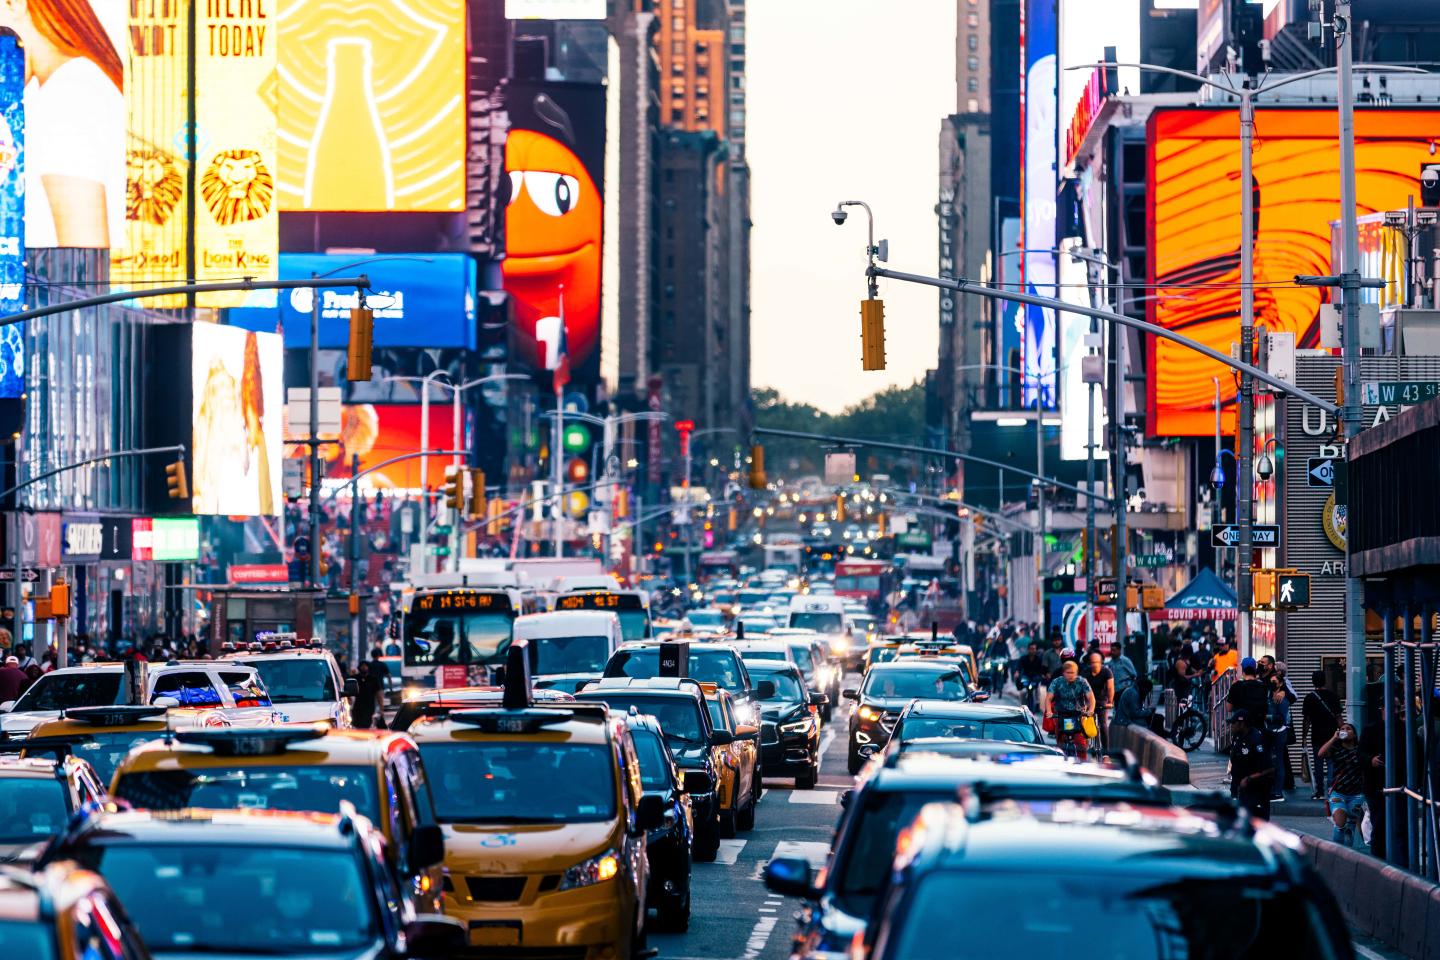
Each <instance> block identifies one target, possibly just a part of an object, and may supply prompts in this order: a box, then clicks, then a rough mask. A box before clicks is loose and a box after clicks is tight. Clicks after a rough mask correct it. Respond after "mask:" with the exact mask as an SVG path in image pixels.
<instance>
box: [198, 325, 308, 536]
mask: <svg viewBox="0 0 1440 960" xmlns="http://www.w3.org/2000/svg"><path fill="white" fill-rule="evenodd" d="M191 329H192V331H193V333H192V338H193V339H192V347H191V360H190V363H191V384H192V387H191V424H192V439H191V446H190V449H191V453H192V460H191V463H190V492H191V495H192V497H193V503H192V510H193V512H194V513H197V514H223V515H225V516H244V517H254V516H262V517H271V516H276V515H277V514H279V512H280V508H281V506H282V505H283V503H284V501H283V500H282V499H281V495H280V458H281V456H282V448H281V442H282V438H283V436H284V429H285V426H284V420H285V395H284V389H283V382H282V381H283V375H284V349H283V348H282V347H281V344H280V338H279V337H278V336H276V335H275V334H273V333H254V332H252V331H248V330H242V329H239V328H237V327H225V326H220V325H219V324H214V323H196V324H194V325H193V326H192V328H191Z"/></svg>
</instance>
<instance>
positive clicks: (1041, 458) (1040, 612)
mask: <svg viewBox="0 0 1440 960" xmlns="http://www.w3.org/2000/svg"><path fill="white" fill-rule="evenodd" d="M1043 389H1044V383H1043V381H1037V382H1036V384H1035V472H1036V473H1038V474H1041V475H1043V474H1044V473H1045V416H1044V413H1043V411H1042V406H1041V403H1040V394H1041V391H1042V390H1043ZM1035 526H1036V527H1037V528H1038V529H1039V533H1038V534H1037V535H1036V537H1035V622H1036V623H1042V624H1043V623H1044V622H1045V483H1044V481H1036V483H1035Z"/></svg>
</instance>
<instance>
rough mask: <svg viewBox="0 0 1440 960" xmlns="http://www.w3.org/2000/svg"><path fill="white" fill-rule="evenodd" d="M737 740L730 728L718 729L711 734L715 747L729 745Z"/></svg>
mask: <svg viewBox="0 0 1440 960" xmlns="http://www.w3.org/2000/svg"><path fill="white" fill-rule="evenodd" d="M734 742H735V734H733V733H731V732H730V731H729V730H716V731H714V732H713V733H711V734H710V745H711V746H713V747H728V746H730V744H732V743H734Z"/></svg>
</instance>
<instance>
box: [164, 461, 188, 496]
mask: <svg viewBox="0 0 1440 960" xmlns="http://www.w3.org/2000/svg"><path fill="white" fill-rule="evenodd" d="M165 486H167V487H168V488H169V489H170V499H171V500H189V499H190V482H189V481H188V480H186V479H185V461H184V460H176V461H175V462H174V463H167V464H165Z"/></svg>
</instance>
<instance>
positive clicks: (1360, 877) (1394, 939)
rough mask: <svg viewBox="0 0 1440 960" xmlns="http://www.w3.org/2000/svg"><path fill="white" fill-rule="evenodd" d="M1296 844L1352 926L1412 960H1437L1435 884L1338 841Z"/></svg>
mask: <svg viewBox="0 0 1440 960" xmlns="http://www.w3.org/2000/svg"><path fill="white" fill-rule="evenodd" d="M1300 841H1301V843H1302V844H1303V845H1304V848H1305V858H1306V859H1307V860H1309V861H1310V864H1311V866H1313V867H1314V868H1315V872H1316V873H1318V874H1319V875H1320V877H1321V879H1323V880H1324V881H1325V884H1326V886H1328V887H1329V888H1330V890H1331V892H1333V893H1334V894H1335V899H1336V900H1337V901H1338V902H1339V904H1340V909H1341V910H1342V911H1343V912H1344V914H1345V920H1346V922H1347V923H1349V924H1350V926H1351V927H1353V928H1354V929H1356V930H1358V931H1359V932H1360V933H1363V934H1365V935H1366V936H1368V937H1374V938H1375V939H1376V940H1379V941H1380V942H1381V943H1384V944H1385V945H1386V946H1388V947H1390V948H1392V949H1394V950H1396V951H1398V952H1400V953H1401V954H1403V955H1404V956H1406V957H1409V958H1411V960H1440V885H1436V884H1433V883H1431V882H1430V881H1428V880H1423V879H1421V878H1420V877H1417V876H1415V875H1414V874H1411V873H1406V872H1405V871H1404V870H1401V869H1399V868H1398V867H1392V866H1389V865H1388V864H1386V863H1385V862H1384V861H1383V860H1377V859H1375V858H1374V857H1372V856H1370V855H1369V854H1368V853H1361V852H1360V851H1358V850H1352V849H1350V848H1349V847H1344V846H1341V845H1340V844H1338V843H1331V842H1330V841H1328V840H1321V839H1319V838H1318V837H1311V836H1306V835H1302V836H1301V837H1300Z"/></svg>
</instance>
